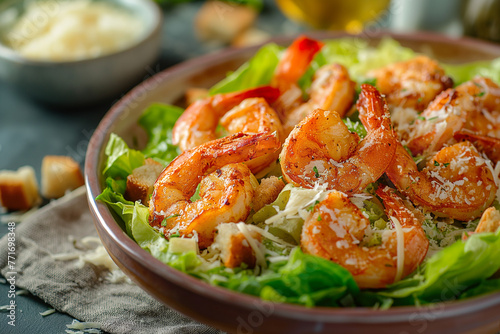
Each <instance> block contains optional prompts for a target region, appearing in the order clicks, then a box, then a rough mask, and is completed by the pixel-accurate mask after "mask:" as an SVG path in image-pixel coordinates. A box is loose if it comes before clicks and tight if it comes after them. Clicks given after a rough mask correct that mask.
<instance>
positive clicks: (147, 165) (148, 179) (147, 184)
mask: <svg viewBox="0 0 500 334" xmlns="http://www.w3.org/2000/svg"><path fill="white" fill-rule="evenodd" d="M162 170H163V165H162V164H160V163H159V162H157V161H155V160H153V159H150V158H148V159H146V160H145V162H144V165H143V166H141V167H137V168H136V169H134V170H133V171H132V174H130V175H129V176H128V177H127V189H126V191H125V198H126V199H128V200H130V201H133V202H135V201H141V203H142V204H144V205H148V202H149V196H151V194H152V193H153V186H154V183H155V181H156V179H157V178H158V176H159V175H160V173H161V172H162Z"/></svg>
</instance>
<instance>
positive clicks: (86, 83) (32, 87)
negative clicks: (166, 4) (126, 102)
mask: <svg viewBox="0 0 500 334" xmlns="http://www.w3.org/2000/svg"><path fill="white" fill-rule="evenodd" d="M101 1H106V2H110V3H112V4H115V5H116V6H119V7H122V8H124V9H126V10H128V11H130V12H131V13H133V15H136V16H137V17H138V18H139V19H140V20H141V21H142V22H143V23H144V25H145V33H144V34H143V37H142V38H141V39H140V40H139V41H138V42H136V43H135V44H133V45H132V46H130V47H128V48H127V49H125V50H122V51H119V52H116V53H112V54H109V55H105V56H101V57H98V58H92V59H85V60H77V61H59V62H51V61H37V60H30V59H27V58H24V57H22V56H21V55H19V54H18V53H16V52H15V51H14V50H12V49H11V48H9V47H7V46H6V45H5V44H3V43H2V36H4V34H5V32H6V30H7V29H8V27H0V79H1V80H4V81H5V82H7V83H9V84H11V85H13V86H15V87H16V88H17V89H18V90H20V91H22V92H23V93H25V94H26V95H27V96H29V97H32V98H34V99H36V100H39V101H42V102H46V103H49V104H52V105H56V106H61V107H82V106H88V105H92V104H96V103H98V102H102V101H106V100H109V99H112V98H118V97H119V95H120V94H124V93H126V92H127V91H128V90H129V89H130V88H131V87H132V86H133V85H134V84H137V83H138V82H139V81H140V80H141V79H144V78H145V77H146V76H147V74H148V73H149V72H151V67H150V66H151V65H152V64H153V63H154V62H155V61H156V60H157V58H158V56H159V51H160V41H161V36H160V32H161V25H162V13H161V10H160V9H159V7H158V6H157V5H156V4H155V3H154V2H152V1H151V0H101ZM23 6H24V1H22V0H11V1H6V2H4V3H2V4H0V13H2V12H4V11H6V10H8V9H14V12H16V11H17V12H18V13H22V10H23Z"/></svg>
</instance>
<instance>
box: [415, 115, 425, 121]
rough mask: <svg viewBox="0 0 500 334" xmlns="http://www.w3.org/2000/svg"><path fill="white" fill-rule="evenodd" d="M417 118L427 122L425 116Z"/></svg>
mask: <svg viewBox="0 0 500 334" xmlns="http://www.w3.org/2000/svg"><path fill="white" fill-rule="evenodd" d="M417 118H418V119H419V120H421V121H425V120H426V119H425V117H424V116H418V117H417Z"/></svg>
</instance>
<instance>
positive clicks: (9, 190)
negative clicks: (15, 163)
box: [0, 166, 40, 210]
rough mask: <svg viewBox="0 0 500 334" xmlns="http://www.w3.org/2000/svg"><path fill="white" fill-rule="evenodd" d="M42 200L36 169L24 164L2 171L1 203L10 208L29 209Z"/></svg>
mask: <svg viewBox="0 0 500 334" xmlns="http://www.w3.org/2000/svg"><path fill="white" fill-rule="evenodd" d="M39 202H40V196H39V195H38V183H37V180H36V176H35V171H34V170H33V167H31V166H24V167H21V168H19V169H18V170H17V171H8V170H3V171H0V204H1V205H2V206H3V207H5V208H6V209H8V210H28V209H30V208H31V207H33V206H35V205H36V204H37V203H39Z"/></svg>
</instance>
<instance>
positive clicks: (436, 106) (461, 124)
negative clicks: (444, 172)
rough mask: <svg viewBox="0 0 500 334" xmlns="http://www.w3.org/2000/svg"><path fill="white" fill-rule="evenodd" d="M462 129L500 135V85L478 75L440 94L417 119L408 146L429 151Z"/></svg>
mask: <svg viewBox="0 0 500 334" xmlns="http://www.w3.org/2000/svg"><path fill="white" fill-rule="evenodd" d="M462 130H466V131H470V132H472V133H473V134H476V135H482V136H490V137H495V138H500V87H498V85H496V84H495V83H494V82H493V81H491V80H490V79H487V78H482V77H477V78H475V79H473V80H471V81H468V82H465V83H463V84H461V85H460V86H458V87H456V88H455V89H448V90H446V91H444V92H442V93H441V94H439V95H438V96H437V97H436V99H434V101H432V102H431V104H430V105H429V106H428V108H427V109H426V110H424V112H422V114H421V116H420V117H419V118H418V119H417V120H416V121H415V123H414V125H413V126H412V128H411V130H410V134H409V136H410V140H409V141H408V148H409V149H410V150H411V151H412V153H413V154H415V155H417V154H428V153H431V152H435V151H437V150H439V149H440V148H441V147H443V145H444V144H450V143H453V142H454V140H453V137H454V135H455V134H456V133H457V132H459V131H462Z"/></svg>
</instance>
